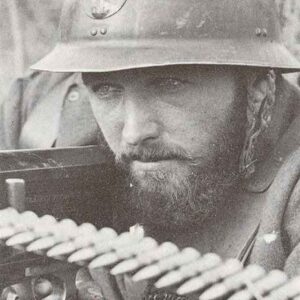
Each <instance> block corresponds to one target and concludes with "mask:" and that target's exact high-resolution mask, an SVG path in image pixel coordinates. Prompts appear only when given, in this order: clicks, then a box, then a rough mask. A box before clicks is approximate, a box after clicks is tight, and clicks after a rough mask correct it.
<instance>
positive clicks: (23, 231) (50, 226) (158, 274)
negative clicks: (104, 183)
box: [0, 208, 300, 300]
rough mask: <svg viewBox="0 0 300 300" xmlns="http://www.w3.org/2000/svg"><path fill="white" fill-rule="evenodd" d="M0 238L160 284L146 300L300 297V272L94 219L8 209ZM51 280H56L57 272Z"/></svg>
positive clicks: (78, 263)
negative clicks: (181, 244) (101, 225)
mask: <svg viewBox="0 0 300 300" xmlns="http://www.w3.org/2000/svg"><path fill="white" fill-rule="evenodd" d="M0 241H1V242H2V244H3V245H5V246H6V247H12V248H15V249H18V250H19V251H20V250H22V251H24V252H30V253H32V254H39V255H42V256H44V257H48V258H51V259H58V260H60V261H65V262H68V263H69V264H72V265H75V266H78V268H79V267H81V266H86V267H87V268H89V269H90V270H94V269H101V268H106V269H108V270H110V274H111V275H113V276H118V275H124V274H130V275H131V278H132V281H133V282H136V283H138V282H140V281H144V280H149V281H151V282H153V288H154V291H151V293H150V294H149V295H148V296H147V297H146V298H145V299H149V300H150V299H162V300H184V299H188V297H189V296H191V295H197V297H198V298H199V299H200V300H216V299H229V300H251V299H257V300H262V299H264V300H276V299H277V300H283V299H289V300H299V299H300V276H299V277H295V278H293V279H289V278H288V277H287V275H286V274H285V273H284V272H282V271H279V270H275V271H271V272H269V273H267V272H266V271H265V270H264V269H263V268H262V267H260V266H258V265H249V266H247V267H244V266H243V264H242V263H241V262H240V261H239V260H237V259H226V260H222V259H221V258H220V256H218V255H217V254H214V253H208V254H205V255H201V254H200V253H199V252H198V251H197V250H196V249H194V248H184V249H179V248H178V247H177V246H176V245H175V244H173V243H170V242H165V243H162V244H159V243H158V242H157V241H156V240H154V239H153V238H151V237H145V236H144V233H143V231H142V230H131V231H128V232H124V233H122V234H119V235H118V234H117V233H116V232H115V231H114V230H113V229H111V228H102V229H100V230H97V229H96V228H95V226H94V225H92V224H88V223H85V224H82V225H80V226H78V225H77V224H76V223H75V222H74V221H72V220H71V219H64V220H61V221H57V220H56V219H55V218H54V217H52V216H50V215H46V216H43V217H38V216H37V215H36V214H35V213H33V212H31V211H25V212H23V213H18V212H17V211H16V210H15V209H13V208H7V209H5V210H2V211H0ZM47 278H48V281H50V279H51V276H48V277H47ZM49 290H50V291H51V290H52V289H51V288H49ZM165 290H167V291H168V292H167V293H165V292H164V291H165ZM186 297H187V298H186ZM47 299H48V298H47ZM55 299H64V298H55Z"/></svg>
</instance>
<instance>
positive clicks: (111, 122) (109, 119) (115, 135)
mask: <svg viewBox="0 0 300 300" xmlns="http://www.w3.org/2000/svg"><path fill="white" fill-rule="evenodd" d="M90 102H91V106H92V110H93V113H94V116H95V119H96V121H97V123H98V125H99V127H100V128H101V131H102V133H103V135H104V137H105V140H106V142H107V143H108V145H109V147H110V148H111V150H112V151H113V152H114V153H116V152H117V149H119V145H120V141H121V131H122V125H121V121H120V120H121V116H120V109H119V106H118V105H116V104H115V103H109V104H107V103H103V102H100V101H99V100H98V99H97V98H96V97H95V96H91V99H90Z"/></svg>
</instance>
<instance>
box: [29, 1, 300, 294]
mask: <svg viewBox="0 0 300 300" xmlns="http://www.w3.org/2000/svg"><path fill="white" fill-rule="evenodd" d="M109 3H110V4H111V6H110V8H109ZM104 4H105V5H104ZM33 68H34V69H38V70H44V71H52V72H80V73H82V78H83V82H84V84H85V85H86V86H87V88H88V89H89V91H90V102H91V105H92V109H93V112H94V115H95V118H96V120H97V122H98V124H99V126H100V128H101V130H102V132H103V135H104V137H105V139H106V141H107V143H108V145H109V147H110V148H111V150H112V151H113V153H114V154H115V157H116V162H117V164H118V166H120V167H121V168H123V169H124V170H125V171H126V172H127V174H128V176H127V177H128V183H127V184H128V187H130V189H129V192H128V193H126V194H125V193H124V195H121V196H120V198H119V199H118V203H116V205H115V216H114V217H115V220H117V224H118V226H121V227H122V226H127V225H130V224H131V225H132V224H135V223H139V224H142V225H143V227H144V230H145V232H146V233H147V234H148V233H149V234H151V235H152V236H154V237H155V238H157V239H159V240H171V241H172V242H174V243H175V244H177V245H178V246H180V247H183V246H187V245H188V246H193V247H195V248H196V249H198V250H199V251H201V252H204V253H205V252H208V251H212V252H216V253H218V254H220V255H222V256H223V257H238V258H239V259H240V260H241V261H243V262H245V263H248V262H252V263H258V264H261V265H262V266H264V267H265V268H266V269H268V270H270V269H274V268H278V269H284V270H285V271H286V272H287V273H288V274H290V275H295V274H297V273H298V274H299V273H300V250H299V247H300V246H299V240H300V234H299V233H300V230H299V229H300V222H299V214H300V211H299V200H298V198H299V182H298V178H299V166H300V164H299V158H298V155H299V151H298V152H295V154H294V156H292V158H291V161H292V163H287V164H286V163H285V161H286V159H287V157H288V156H289V155H290V154H291V153H292V152H294V151H295V150H296V149H297V147H298V146H299V140H300V136H299V132H300V130H299V129H300V118H299V109H300V107H299V100H300V94H299V91H298V90H297V89H296V88H294V87H292V86H290V85H289V84H288V83H287V82H286V81H285V80H284V79H283V77H282V74H284V73H289V72H297V71H299V70H300V63H299V62H298V61H297V60H296V59H295V58H294V57H293V56H292V55H291V54H290V53H289V52H288V51H287V50H286V49H285V48H284V46H282V44H281V42H280V26H279V22H278V17H277V13H276V8H275V4H274V1H272V0H239V1H236V0H226V1H223V0H222V1H220V0H201V1H199V0H185V1H179V0H176V1H174V0H155V1H146V0H139V1H134V0H127V1H126V0H115V1H113V0H111V1H105V3H103V2H102V1H91V0H90V1H86V0H81V1H80V0H68V1H67V2H66V5H65V7H64V10H63V15H62V21H61V41H60V43H59V44H58V45H57V46H56V48H55V49H54V50H53V51H52V52H51V53H50V54H49V55H48V56H46V57H45V58H44V59H43V60H42V61H40V62H39V63H37V64H36V65H34V67H33ZM282 165H283V167H282V168H281V170H280V171H279V169H280V167H281V166H282ZM124 224H125V225H124ZM116 226H117V225H116ZM90 275H91V277H92V278H93V280H94V281H95V282H96V286H98V287H99V291H98V292H97V289H96V288H95V286H94V288H95V289H94V290H93V289H89V292H90V297H91V299H92V297H98V298H99V299H109V300H113V299H185V298H182V297H180V298H177V296H175V295H171V294H168V293H163V294H161V295H159V293H158V292H156V291H155V290H154V289H153V287H152V285H151V283H149V284H145V283H144V284H142V285H137V284H133V283H132V281H131V280H130V278H129V277H128V276H125V277H117V278H113V277H111V276H110V275H108V273H107V272H106V271H103V270H96V271H93V272H91V274H90ZM85 276H86V278H85V280H89V278H90V277H89V274H87V273H86V274H85ZM83 277H84V276H83ZM82 280H83V279H82ZM91 290H92V292H91ZM89 292H88V291H87V290H85V291H84V292H82V295H83V296H82V297H83V298H84V297H88V294H89ZM91 293H92V294H91ZM93 293H94V294H93ZM97 293H98V294H97ZM101 295H102V296H101ZM98 298H97V299H98Z"/></svg>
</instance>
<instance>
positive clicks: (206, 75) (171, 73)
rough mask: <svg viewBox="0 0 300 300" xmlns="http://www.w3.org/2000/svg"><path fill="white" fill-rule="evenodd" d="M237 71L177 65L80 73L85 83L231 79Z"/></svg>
mask: <svg viewBox="0 0 300 300" xmlns="http://www.w3.org/2000/svg"><path fill="white" fill-rule="evenodd" d="M237 73H238V70H235V69H234V68H229V67H222V66H195V65H177V66H162V67H152V68H140V69H131V70H125V71H115V72H103V73H82V77H83V80H84V82H85V83H92V82H93V81H101V80H107V79H110V80H114V79H115V80H123V81H127V80H131V79H132V78H134V79H135V80H146V79H148V78H150V79H151V78H153V77H155V78H157V77H176V78H183V79H184V78H185V79H188V78H193V79H194V80H206V79H209V80H211V79H212V78H215V79H216V78H224V79H226V78H227V79H228V78H232V77H234V76H235V74H237Z"/></svg>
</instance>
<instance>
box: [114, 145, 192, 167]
mask: <svg viewBox="0 0 300 300" xmlns="http://www.w3.org/2000/svg"><path fill="white" fill-rule="evenodd" d="M135 160H137V161H141V162H158V161H162V160H182V161H189V162H192V161H193V157H192V155H191V154H190V153H188V152H187V151H186V150H185V149H183V148H182V147H180V146H177V145H172V146H171V145H162V144H153V145H147V146H139V147H126V148H123V149H121V151H120V152H119V153H117V155H116V161H117V163H121V164H129V163H130V162H132V161H135Z"/></svg>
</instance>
